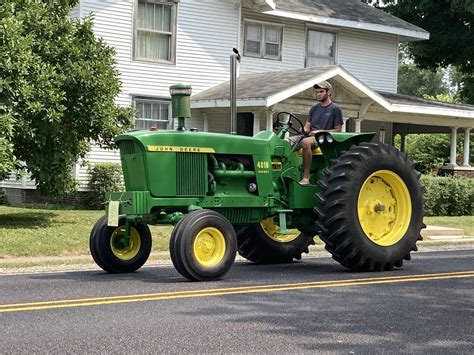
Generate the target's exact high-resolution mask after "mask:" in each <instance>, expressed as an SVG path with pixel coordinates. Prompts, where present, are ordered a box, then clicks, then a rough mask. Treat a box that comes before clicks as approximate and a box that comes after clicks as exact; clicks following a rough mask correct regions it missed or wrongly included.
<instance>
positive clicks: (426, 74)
mask: <svg viewBox="0 0 474 355" xmlns="http://www.w3.org/2000/svg"><path fill="white" fill-rule="evenodd" d="M443 74H444V73H443V71H442V70H439V69H438V70H437V71H431V70H429V69H420V68H418V67H417V66H416V65H415V64H413V63H399V65H398V93H400V94H406V95H411V96H418V97H425V96H431V97H437V96H439V95H446V94H448V92H449V90H448V88H447V86H446V84H445V83H444V82H443Z"/></svg>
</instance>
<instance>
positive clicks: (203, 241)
mask: <svg viewBox="0 0 474 355" xmlns="http://www.w3.org/2000/svg"><path fill="white" fill-rule="evenodd" d="M193 250H194V256H195V258H196V260H197V262H198V263H200V264H201V265H203V266H207V267H210V266H215V265H217V264H218V263H220V262H221V260H222V259H223V258H224V255H225V250H226V247H225V238H224V235H223V234H222V233H221V231H220V230H218V229H217V228H214V227H207V228H204V229H202V230H201V231H200V232H199V233H198V234H197V235H196V238H195V239H194V245H193Z"/></svg>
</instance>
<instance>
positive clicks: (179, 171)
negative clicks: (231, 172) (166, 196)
mask: <svg viewBox="0 0 474 355" xmlns="http://www.w3.org/2000/svg"><path fill="white" fill-rule="evenodd" d="M206 192H207V155H206V154H201V153H176V194H177V195H178V196H204V195H205V194H206Z"/></svg>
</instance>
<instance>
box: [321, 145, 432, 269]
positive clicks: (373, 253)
mask: <svg viewBox="0 0 474 355" xmlns="http://www.w3.org/2000/svg"><path fill="white" fill-rule="evenodd" d="M320 186H321V191H320V192H319V193H317V194H316V198H317V199H318V200H319V206H318V207H317V208H315V212H316V214H317V215H318V222H317V223H318V226H319V228H320V230H321V234H320V237H321V239H322V240H323V241H324V242H325V243H326V249H327V250H328V251H329V252H330V253H331V254H332V256H333V258H334V259H335V260H337V261H338V262H340V263H341V264H342V265H344V266H346V267H348V268H350V269H352V270H357V271H372V270H391V269H393V267H394V266H397V267H400V266H402V264H403V260H410V252H411V251H412V250H416V242H417V241H418V240H420V239H421V236H420V231H421V229H422V228H423V227H424V224H423V194H422V188H421V184H420V182H419V173H417V172H416V170H415V169H414V168H413V165H412V164H411V162H410V161H409V160H408V159H407V157H406V156H405V155H404V154H403V153H401V152H399V151H398V150H397V149H395V148H394V147H392V146H389V145H386V144H379V143H363V144H361V145H359V146H353V147H351V148H350V149H349V150H348V151H347V152H346V153H344V154H342V155H341V156H340V157H339V158H337V159H336V160H334V161H333V162H332V164H331V166H330V167H329V169H328V170H327V173H326V177H325V179H324V180H323V181H322V182H320Z"/></svg>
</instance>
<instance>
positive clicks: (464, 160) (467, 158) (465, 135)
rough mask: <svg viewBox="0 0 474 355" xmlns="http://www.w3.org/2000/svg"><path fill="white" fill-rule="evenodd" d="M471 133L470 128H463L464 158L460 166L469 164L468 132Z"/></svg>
mask: <svg viewBox="0 0 474 355" xmlns="http://www.w3.org/2000/svg"><path fill="white" fill-rule="evenodd" d="M470 133H471V129H470V128H464V159H463V162H462V166H470V165H469V143H470V142H469V134H470Z"/></svg>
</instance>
